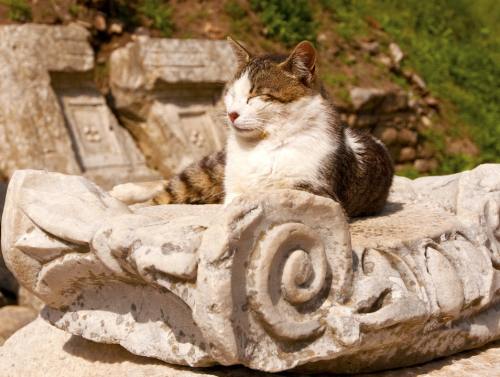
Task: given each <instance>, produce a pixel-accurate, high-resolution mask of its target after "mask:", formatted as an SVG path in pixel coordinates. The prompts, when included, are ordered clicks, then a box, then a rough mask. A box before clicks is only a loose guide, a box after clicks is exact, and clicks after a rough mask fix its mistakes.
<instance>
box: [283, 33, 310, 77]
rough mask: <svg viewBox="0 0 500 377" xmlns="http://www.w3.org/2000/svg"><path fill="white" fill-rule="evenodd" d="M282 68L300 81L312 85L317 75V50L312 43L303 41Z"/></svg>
mask: <svg viewBox="0 0 500 377" xmlns="http://www.w3.org/2000/svg"><path fill="white" fill-rule="evenodd" d="M280 66H281V67H282V68H283V69H285V70H287V71H288V72H290V73H291V74H293V75H294V76H295V77H297V78H298V79H300V80H304V81H305V82H306V83H310V82H311V81H312V79H313V77H314V74H315V73H316V49H315V48H314V46H313V45H312V44H311V42H308V41H302V42H300V43H299V44H298V45H297V46H296V47H295V48H294V49H293V51H292V53H291V54H290V56H289V57H288V58H287V59H286V60H285V61H284V62H283V63H281V64H280Z"/></svg>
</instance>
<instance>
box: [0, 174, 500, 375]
mask: <svg viewBox="0 0 500 377" xmlns="http://www.w3.org/2000/svg"><path fill="white" fill-rule="evenodd" d="M499 208H500V165H493V164H490V165H482V166H480V167H478V168H476V169H474V170H472V171H468V172H464V173H461V174H456V175H452V176H445V177H429V178H420V179H417V180H414V181H411V180H408V179H405V178H398V177H397V178H396V179H395V182H394V185H393V188H392V192H391V196H390V200H389V203H388V204H387V206H386V208H385V210H384V212H383V213H382V214H380V215H379V216H375V217H368V218H360V219H355V220H352V221H350V222H349V221H348V220H347V219H346V217H345V216H344V212H343V211H342V209H341V207H340V205H339V204H338V203H336V202H334V201H332V200H330V199H326V198H322V197H318V196H314V195H311V194H309V193H306V192H300V191H293V190H279V191H273V192H267V193H264V194H255V195H250V196H242V197H239V198H237V199H235V200H234V201H233V202H232V203H231V204H229V205H227V206H220V205H206V206H186V205H170V206H155V207H140V206H130V207H129V206H127V205H125V204H124V203H122V202H120V201H119V200H117V199H115V198H113V197H112V196H110V195H109V194H108V193H106V192H105V191H103V190H102V189H100V188H99V187H97V186H95V185H94V184H92V183H90V182H89V181H87V180H86V179H85V178H82V177H76V176H67V175H62V174H58V173H47V172H41V171H33V170H24V171H18V172H16V173H15V174H14V176H13V178H12V180H11V182H10V185H9V188H8V193H7V198H6V207H5V211H4V217H3V220H2V250H3V255H4V258H5V262H6V264H7V266H8V267H9V268H10V270H11V271H12V272H13V273H14V274H15V275H16V277H17V278H18V280H19V281H20V282H21V284H22V285H23V286H25V287H26V288H27V289H29V290H30V291H32V292H33V293H35V294H36V295H37V296H38V297H40V298H41V299H42V300H43V301H44V302H45V303H46V304H47V306H46V308H45V309H44V311H43V312H42V315H43V317H44V318H45V319H46V320H47V321H49V322H50V323H52V324H54V325H55V326H56V327H58V328H61V329H63V330H65V331H68V332H70V333H72V334H77V335H81V336H82V337H84V338H87V339H91V340H93V341H96V342H101V343H117V344H120V345H122V346H123V347H125V348H126V349H127V350H129V351H130V352H132V353H135V354H138V355H143V356H149V357H153V358H157V359H161V360H164V361H167V362H170V363H174V364H181V365H190V366H195V367H202V366H208V365H212V364H217V363H218V364H223V365H234V364H243V365H246V366H248V367H250V368H253V369H257V370H261V371H271V372H277V371H283V370H288V369H294V368H295V369H298V370H302V371H306V372H319V371H334V372H360V371H370V370H380V369H385V368H393V367H398V366H403V365H411V364H415V363H420V362H424V361H427V360H431V359H433V358H437V357H441V356H445V355H449V354H452V353H455V352H458V351H461V350H465V349H470V348H474V347H479V346H481V345H483V344H485V343H488V342H490V341H493V340H495V339H498V338H500V305H499V304H498V302H499V297H500V272H499V268H500V266H499V263H498V262H499V260H500V248H499V245H500V227H499V223H500V221H499Z"/></svg>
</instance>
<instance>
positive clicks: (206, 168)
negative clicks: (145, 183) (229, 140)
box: [153, 150, 226, 204]
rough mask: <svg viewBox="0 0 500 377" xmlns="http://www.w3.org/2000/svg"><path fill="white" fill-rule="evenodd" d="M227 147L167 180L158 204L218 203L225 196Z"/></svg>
mask: <svg viewBox="0 0 500 377" xmlns="http://www.w3.org/2000/svg"><path fill="white" fill-rule="evenodd" d="M225 163H226V152H225V150H222V151H219V152H216V153H213V154H211V155H208V156H206V157H204V158H202V159H201V160H199V161H197V162H194V163H193V164H191V165H189V166H188V167H187V168H186V169H184V170H183V171H182V172H181V173H179V174H177V175H176V176H174V177H172V178H171V179H170V180H168V181H165V182H164V185H163V190H162V191H161V192H159V193H158V194H157V195H155V196H154V198H153V201H154V202H155V203H157V204H215V203H222V201H223V199H224V168H225Z"/></svg>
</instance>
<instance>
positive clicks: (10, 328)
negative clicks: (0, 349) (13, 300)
mask: <svg viewBox="0 0 500 377" xmlns="http://www.w3.org/2000/svg"><path fill="white" fill-rule="evenodd" d="M36 315H37V314H36V311H35V310H33V309H29V308H25V307H22V306H15V305H8V306H4V307H2V308H0V346H1V345H2V344H3V342H4V341H5V340H6V339H7V338H8V337H9V336H11V335H12V334H14V333H15V332H16V331H17V330H19V329H20V328H21V327H23V326H24V325H26V324H28V323H30V322H31V321H33V320H34V319H35V318H36ZM2 373H3V372H2Z"/></svg>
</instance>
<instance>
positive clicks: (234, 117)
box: [228, 111, 240, 123]
mask: <svg viewBox="0 0 500 377" xmlns="http://www.w3.org/2000/svg"><path fill="white" fill-rule="evenodd" d="M228 116H229V119H230V120H231V122H232V123H234V121H235V120H236V119H237V118H238V117H239V116H240V114H238V113H237V112H234V111H233V112H231V113H229V114H228Z"/></svg>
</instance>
